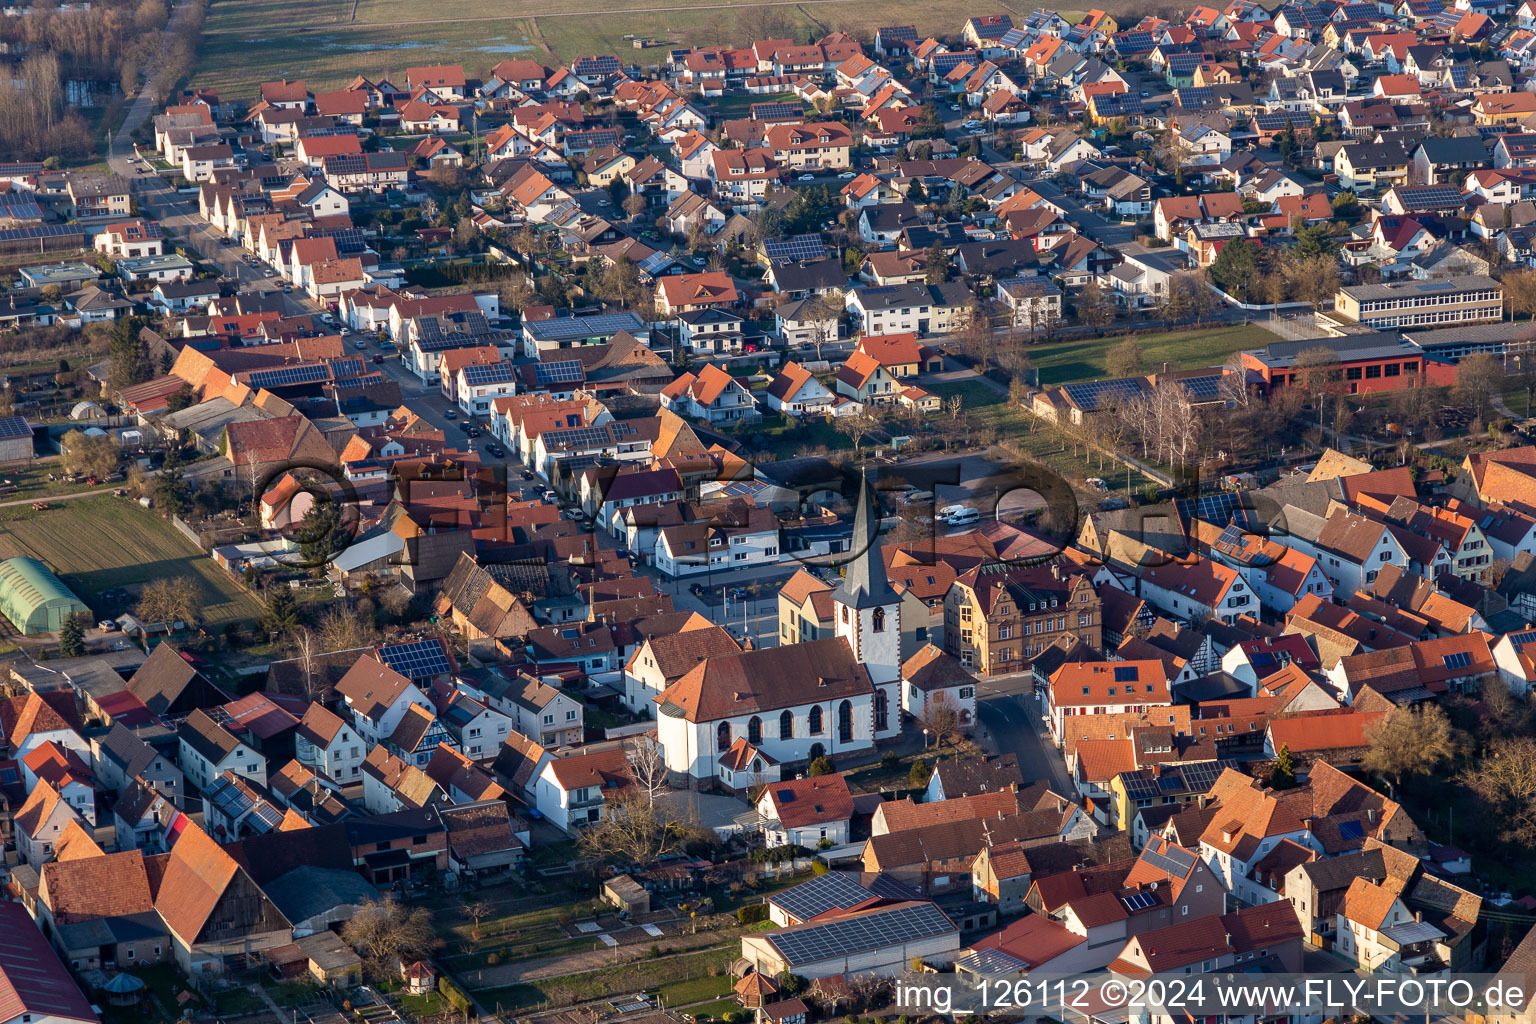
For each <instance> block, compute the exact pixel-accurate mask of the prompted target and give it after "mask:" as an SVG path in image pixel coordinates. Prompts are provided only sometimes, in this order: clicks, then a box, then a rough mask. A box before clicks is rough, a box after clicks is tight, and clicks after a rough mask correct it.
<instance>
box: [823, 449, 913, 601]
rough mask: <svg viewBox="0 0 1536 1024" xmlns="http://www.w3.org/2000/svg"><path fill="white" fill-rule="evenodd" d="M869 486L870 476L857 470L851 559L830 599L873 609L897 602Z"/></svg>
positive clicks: (877, 510) (898, 599)
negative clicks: (881, 546)
mask: <svg viewBox="0 0 1536 1024" xmlns="http://www.w3.org/2000/svg"><path fill="white" fill-rule="evenodd" d="M874 502H875V496H874V493H873V492H872V491H871V489H870V486H869V477H868V476H866V475H865V474H864V473H863V472H862V471H860V473H859V501H858V506H857V508H856V510H855V512H854V517H853V537H852V538H851V540H850V541H849V550H850V551H852V552H854V559H853V561H852V562H850V563H849V565H848V570H847V573H846V575H845V576H844V578H843V583H842V586H840V587H838V588H837V592H836V593H834V594H833V595H832V599H833V600H834V601H836V602H838V603H839V604H845V605H847V606H849V607H850V608H873V607H876V606H882V605H893V604H900V602H901V599H900V598H899V597H897V596H896V591H894V590H892V589H891V581H890V580H889V579H887V578H886V573H885V556H884V555H883V553H882V552H881V549H880V512H879V509H878V508H877V507H876V506H875V504H874Z"/></svg>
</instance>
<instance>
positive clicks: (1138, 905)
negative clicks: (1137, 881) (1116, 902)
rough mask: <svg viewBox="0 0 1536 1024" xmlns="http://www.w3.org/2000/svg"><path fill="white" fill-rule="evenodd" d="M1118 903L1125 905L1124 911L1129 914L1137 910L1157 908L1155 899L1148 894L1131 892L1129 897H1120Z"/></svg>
mask: <svg viewBox="0 0 1536 1024" xmlns="http://www.w3.org/2000/svg"><path fill="white" fill-rule="evenodd" d="M1120 902H1121V903H1123V904H1125V909H1126V910H1128V911H1130V912H1131V913H1133V914H1134V913H1136V911H1138V910H1148V909H1150V908H1152V907H1155V906H1157V897H1156V896H1154V895H1152V894H1151V893H1149V892H1133V893H1131V894H1130V895H1129V896H1121V897H1120Z"/></svg>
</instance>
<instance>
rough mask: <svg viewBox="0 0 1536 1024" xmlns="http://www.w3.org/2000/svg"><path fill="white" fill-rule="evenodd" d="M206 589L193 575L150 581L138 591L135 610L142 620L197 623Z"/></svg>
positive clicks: (135, 613) (199, 618)
mask: <svg viewBox="0 0 1536 1024" xmlns="http://www.w3.org/2000/svg"><path fill="white" fill-rule="evenodd" d="M203 604H204V598H203V588H202V586H201V585H199V583H198V582H197V580H195V579H193V578H192V577H191V576H176V577H174V578H171V579H158V580H151V581H150V582H148V583H146V584H145V585H144V589H143V590H141V591H140V592H139V601H138V604H136V605H134V608H133V613H134V615H135V616H136V617H137V618H138V619H139V621H141V622H146V623H149V622H163V623H167V624H170V623H176V622H186V623H189V624H195V623H197V622H198V621H200V620H201V619H202V614H203Z"/></svg>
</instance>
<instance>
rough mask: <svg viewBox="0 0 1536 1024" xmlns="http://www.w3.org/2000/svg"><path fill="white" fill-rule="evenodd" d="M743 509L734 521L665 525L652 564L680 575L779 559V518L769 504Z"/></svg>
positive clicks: (741, 567)
mask: <svg viewBox="0 0 1536 1024" xmlns="http://www.w3.org/2000/svg"><path fill="white" fill-rule="evenodd" d="M743 511H744V513H745V514H744V516H742V517H734V518H733V520H732V521H731V522H711V521H709V520H700V521H697V522H692V523H683V524H681V525H679V526H664V527H662V528H661V529H660V530H659V531H658V532H657V534H656V544H655V547H653V548H652V549H651V564H652V565H654V566H656V568H657V569H659V570H661V571H662V572H664V573H666V574H667V575H668V576H673V577H677V576H692V575H694V574H696V573H701V572H719V571H721V570H724V569H746V568H751V567H753V566H759V565H773V564H775V563H777V562H778V561H779V560H780V559H781V557H782V555H781V554H780V549H779V521H778V519H777V518H776V517H775V516H774V514H773V512H772V510H770V509H766V508H757V507H755V506H753V507H749V508H746V509H744V510H743Z"/></svg>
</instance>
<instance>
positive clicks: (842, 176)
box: [838, 171, 858, 181]
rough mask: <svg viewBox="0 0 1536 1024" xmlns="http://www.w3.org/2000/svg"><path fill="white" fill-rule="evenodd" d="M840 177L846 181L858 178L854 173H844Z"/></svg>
mask: <svg viewBox="0 0 1536 1024" xmlns="http://www.w3.org/2000/svg"><path fill="white" fill-rule="evenodd" d="M838 177H839V178H842V179H843V180H845V181H846V180H847V179H849V178H857V177H858V175H857V174H854V173H853V172H852V171H844V172H843V173H842V174H839V175H838Z"/></svg>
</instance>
